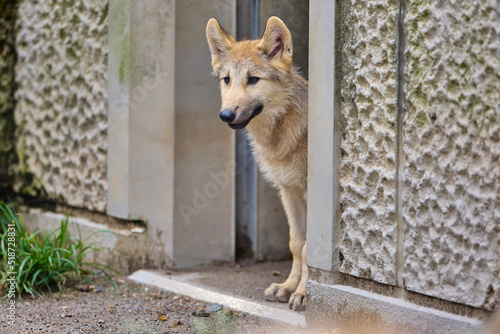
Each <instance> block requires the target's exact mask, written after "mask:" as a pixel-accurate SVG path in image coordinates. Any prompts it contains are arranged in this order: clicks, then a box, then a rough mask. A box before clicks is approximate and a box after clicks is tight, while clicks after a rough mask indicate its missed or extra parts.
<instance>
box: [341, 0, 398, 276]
mask: <svg viewBox="0 0 500 334" xmlns="http://www.w3.org/2000/svg"><path fill="white" fill-rule="evenodd" d="M343 4H344V6H343V7H342V14H341V15H342V31H341V34H342V36H341V38H342V52H341V60H340V61H341V66H340V67H339V70H340V71H341V72H342V82H341V99H342V102H341V114H342V117H343V118H344V119H343V120H342V123H343V124H342V129H343V134H342V138H341V145H340V148H341V160H340V161H341V162H340V203H341V208H342V213H341V222H340V223H341V224H342V231H343V234H342V240H341V244H340V254H339V256H340V261H341V267H340V271H341V272H344V273H347V274H351V275H354V276H358V277H364V278H370V279H373V280H376V281H378V282H382V283H389V284H394V283H395V282H396V249H397V221H396V213H395V208H396V205H395V199H396V185H395V181H396V161H395V159H396V153H395V145H396V144H395V143H396V109H397V108H396V44H395V40H396V14H397V12H398V9H399V3H398V2H396V1H386V0H383V1H363V0H355V1H344V2H343Z"/></svg>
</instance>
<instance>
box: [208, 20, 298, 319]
mask: <svg viewBox="0 0 500 334" xmlns="http://www.w3.org/2000/svg"><path fill="white" fill-rule="evenodd" d="M206 32H207V40H208V44H209V46H210V50H211V52H212V67H213V70H214V74H215V76H216V77H217V78H218V80H219V83H220V88H221V95H222V107H221V110H223V111H230V112H231V113H233V116H235V117H234V120H232V121H230V122H228V125H229V126H230V127H231V128H233V129H240V128H242V127H245V128H246V130H247V134H248V136H249V138H250V140H251V145H252V148H253V152H254V154H255V157H256V159H257V161H258V163H259V167H260V169H261V171H262V172H263V174H264V176H265V177H266V178H267V180H269V181H270V182H271V183H272V184H273V185H274V186H275V187H277V188H278V189H279V191H280V195H281V199H282V202H283V206H284V208H285V211H286V214H287V218H288V224H289V227H290V250H291V251H292V255H293V264H292V270H291V272H290V275H289V276H288V278H287V280H286V281H285V282H284V283H281V284H277V283H273V284H272V285H271V286H269V288H267V289H266V291H265V292H264V294H265V297H266V299H268V300H273V301H280V302H288V303H289V306H290V308H292V309H294V310H297V311H300V310H303V309H304V308H305V292H306V289H305V283H306V280H307V266H306V216H307V212H306V208H307V202H306V197H307V81H306V80H305V79H304V78H302V77H301V76H300V74H299V73H298V72H297V71H296V69H295V68H294V67H293V64H292V54H293V48H292V38H291V35H290V32H289V30H288V29H287V27H286V26H285V24H284V23H283V21H281V20H280V19H279V18H277V17H271V18H270V19H269V20H268V22H267V26H266V31H265V32H264V35H263V37H262V38H261V39H258V40H249V41H240V42H236V41H235V40H234V38H233V37H231V36H230V35H228V34H227V33H226V32H224V30H222V29H221V27H220V26H219V23H218V22H217V20H216V19H210V21H208V24H207V31H206ZM255 78H258V81H257V82H251V81H252V80H254V81H255ZM221 114H222V113H221ZM221 118H222V116H221ZM226 122H227V121H226Z"/></svg>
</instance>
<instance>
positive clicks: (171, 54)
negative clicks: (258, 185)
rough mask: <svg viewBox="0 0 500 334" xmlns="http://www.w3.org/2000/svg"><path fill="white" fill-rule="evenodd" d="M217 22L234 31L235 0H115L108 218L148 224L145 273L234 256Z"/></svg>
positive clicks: (229, 142) (230, 153) (229, 149)
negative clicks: (213, 54) (211, 44)
mask: <svg viewBox="0 0 500 334" xmlns="http://www.w3.org/2000/svg"><path fill="white" fill-rule="evenodd" d="M211 17H217V18H218V19H219V21H220V22H221V24H223V26H224V27H225V28H226V29H227V30H229V31H230V32H234V25H235V4H234V1H231V0H227V1H218V2H217V4H212V3H211V2H210V3H209V2H206V1H201V0H198V1H197V0H190V1H174V0H163V1H161V0H154V1H153V0H152V1H134V0H128V1H118V0H111V1H110V8H109V44H110V52H109V93H110V94H109V130H108V140H109V151H108V180H109V189H108V208H107V213H108V214H109V215H112V216H116V217H120V218H125V219H140V220H143V221H144V222H145V223H146V225H147V233H148V240H150V242H149V243H148V245H146V248H147V249H145V250H144V257H145V265H148V266H153V267H157V266H161V265H169V266H175V267H187V266H193V265H199V264H206V263H212V262H226V261H232V260H233V259H234V218H233V217H234V204H233V203H234V182H233V176H234V149H233V148H234V133H233V132H232V131H231V130H230V129H228V128H227V127H225V126H223V124H221V123H220V121H219V120H218V111H219V108H220V98H219V92H218V88H217V85H216V84H214V82H213V79H212V77H211V75H210V73H211V70H212V69H211V66H210V53H209V51H208V47H207V43H206V40H205V33H204V31H205V25H206V22H207V21H208V19H209V18H211Z"/></svg>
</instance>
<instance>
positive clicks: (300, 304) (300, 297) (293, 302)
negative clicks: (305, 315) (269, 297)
mask: <svg viewBox="0 0 500 334" xmlns="http://www.w3.org/2000/svg"><path fill="white" fill-rule="evenodd" d="M288 307H289V308H291V309H292V310H294V311H297V312H300V311H305V309H306V295H305V294H304V293H301V292H294V293H292V295H291V296H290V301H289V302H288Z"/></svg>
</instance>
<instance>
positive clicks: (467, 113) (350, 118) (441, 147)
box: [308, 0, 500, 332]
mask: <svg viewBox="0 0 500 334" xmlns="http://www.w3.org/2000/svg"><path fill="white" fill-rule="evenodd" d="M311 15H312V17H314V18H315V19H316V22H311V24H310V38H311V43H310V64H311V66H310V68H309V73H310V101H309V103H310V105H309V108H310V110H309V113H310V118H309V122H310V131H309V134H310V138H309V141H310V145H309V147H310V148H312V151H311V149H310V152H309V173H310V176H309V185H308V186H309V208H308V210H309V212H308V224H309V225H308V229H309V230H308V264H309V266H310V268H311V278H312V280H313V281H314V282H316V283H318V284H320V285H322V284H325V285H327V286H328V285H329V284H332V285H333V284H342V285H351V286H353V287H357V288H361V289H365V290H369V291H373V292H377V293H381V294H383V295H386V296H392V297H395V298H402V299H403V300H405V301H407V302H410V304H418V305H424V306H427V307H431V308H438V309H441V310H446V311H449V312H453V313H458V314H462V315H468V316H481V315H484V314H485V311H488V310H491V309H493V307H494V305H496V304H497V303H498V302H499V301H500V292H499V281H500V275H499V272H500V253H499V252H500V251H499V250H500V247H499V245H500V243H499V235H500V234H499V233H498V232H499V229H500V217H498V209H497V208H498V207H500V203H499V201H500V192H499V189H498V182H496V181H497V180H498V179H499V175H498V174H499V171H500V164H499V162H498V156H499V149H500V142H499V136H498V130H499V123H498V120H499V119H500V109H499V107H498V106H499V105H500V91H499V90H498V87H500V69H499V66H500V65H499V64H500V36H499V34H500V30H499V27H500V14H499V11H498V3H497V2H495V1H479V0H477V1H465V0H464V1H456V2H455V3H454V4H453V5H452V4H444V3H441V2H433V3H431V2H427V1H375V2H373V1H358V0H355V1H320V0H317V1H313V2H311ZM325 72H326V73H325ZM315 143H316V144H315ZM380 283H383V284H380ZM311 286H312V288H311V290H310V292H309V294H310V296H309V298H310V301H311V302H312V309H313V311H311V313H308V314H309V317H310V319H311V320H312V319H313V318H314V317H315V316H314V314H313V312H316V311H318V310H319V309H324V307H325V306H321V307H320V306H318V308H315V307H314V305H315V302H317V303H323V302H324V300H322V299H321V298H322V297H321V295H318V294H323V293H325V291H326V290H328V289H326V290H325V289H324V287H321V288H317V286H314V285H311ZM332 289H333V290H331V291H332V295H333V294H334V293H335V292H334V289H335V288H332ZM330 300H333V299H330ZM347 300H349V298H348V299H347ZM353 300H354V299H353ZM327 304H328V303H327ZM318 305H319V304H318ZM360 305H361V306H360ZM344 306H345V305H344ZM337 307H341V308H342V307H343V306H342V305H340V304H338V303H337V304H336V306H335V309H337ZM357 307H358V308H359V307H361V308H362V307H363V306H362V303H361V304H359V305H358V306H357ZM368 313H370V312H368ZM382 313H383V312H382ZM382 318H384V316H382ZM403 320H404V319H403ZM422 328H423V327H422ZM450 328H451V327H450ZM464 328H465V327H464ZM436 330H437V329H436ZM410 332H412V331H410ZM416 332H418V331H416Z"/></svg>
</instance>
